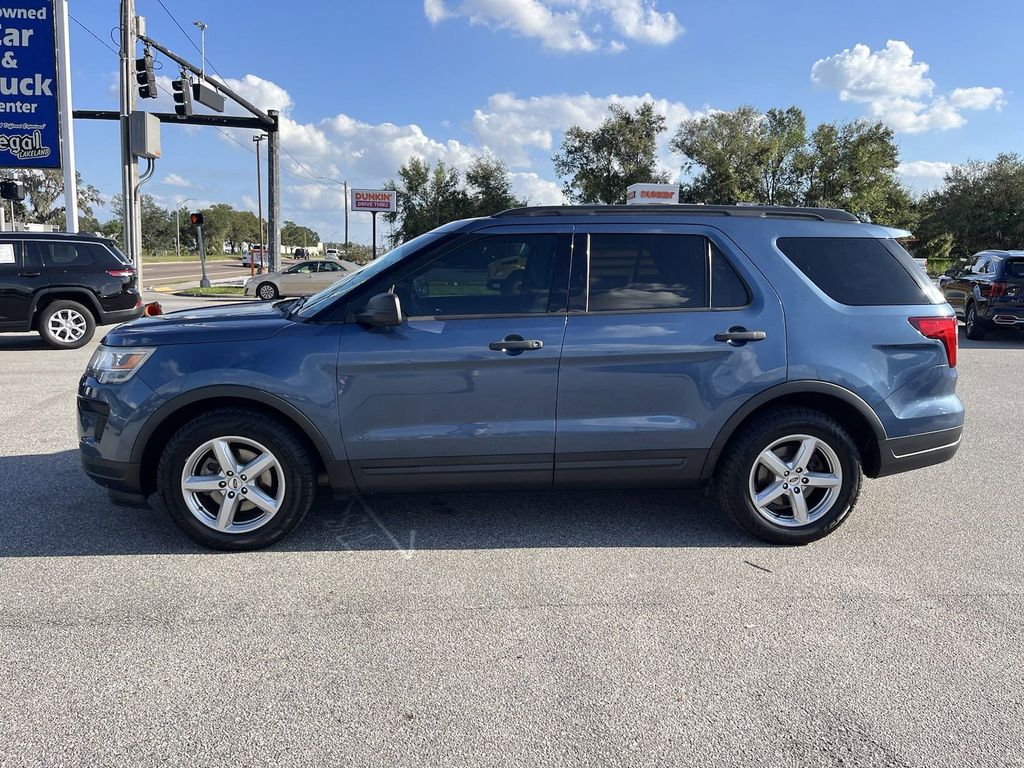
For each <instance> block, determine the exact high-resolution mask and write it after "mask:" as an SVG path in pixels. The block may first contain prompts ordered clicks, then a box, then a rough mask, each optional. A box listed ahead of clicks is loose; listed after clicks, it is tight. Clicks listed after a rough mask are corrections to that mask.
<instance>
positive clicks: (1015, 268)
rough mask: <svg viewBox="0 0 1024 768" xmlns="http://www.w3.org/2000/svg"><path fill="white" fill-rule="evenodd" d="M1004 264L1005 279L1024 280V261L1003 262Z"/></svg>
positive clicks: (1011, 260)
mask: <svg viewBox="0 0 1024 768" xmlns="http://www.w3.org/2000/svg"><path fill="white" fill-rule="evenodd" d="M1003 264H1004V266H1003V274H1004V276H1005V277H1011V278H1024V261H1022V260H1020V259H1010V260H1009V261H1005V262H1003Z"/></svg>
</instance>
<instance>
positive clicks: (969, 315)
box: [964, 303, 986, 341]
mask: <svg viewBox="0 0 1024 768" xmlns="http://www.w3.org/2000/svg"><path fill="white" fill-rule="evenodd" d="M985 332H986V328H985V326H984V325H982V324H981V321H980V320H978V308H977V307H976V306H975V305H974V304H973V303H972V304H968V305H967V312H965V313H964V333H965V334H966V336H967V338H968V339H970V340H971V341H981V340H982V339H984V338H985Z"/></svg>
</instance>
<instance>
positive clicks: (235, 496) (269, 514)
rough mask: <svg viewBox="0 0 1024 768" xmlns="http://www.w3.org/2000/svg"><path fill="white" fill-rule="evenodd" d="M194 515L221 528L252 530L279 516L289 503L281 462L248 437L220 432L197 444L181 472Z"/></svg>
mask: <svg viewBox="0 0 1024 768" xmlns="http://www.w3.org/2000/svg"><path fill="white" fill-rule="evenodd" d="M181 493H182V496H183V497H184V499H185V504H186V505H187V506H188V509H189V511H190V512H191V513H192V515H193V516H194V517H195V518H196V519H197V520H199V522H201V523H202V524H203V525H205V526H207V527H208V528H212V529H213V530H215V531H220V532H221V533H233V534H237V533H248V532H250V531H254V530H256V529H257V528H261V527H263V526H264V525H266V524H267V523H268V522H270V520H271V519H273V517H274V515H276V514H277V513H278V512H279V511H280V509H281V506H282V504H283V503H284V495H285V481H284V472H283V471H282V468H281V463H280V462H279V461H278V460H277V457H275V456H274V454H273V453H271V452H270V451H269V450H268V449H267V448H266V447H264V446H263V445H261V444H260V443H257V442H256V441H255V440H250V439H248V438H245V437H236V436H231V437H218V438H215V439H213V440H207V441H206V442H205V443H203V444H202V445H200V446H199V447H198V448H196V449H195V450H194V451H193V452H192V455H191V456H189V457H188V460H187V461H186V462H185V467H184V469H183V470H182V473H181Z"/></svg>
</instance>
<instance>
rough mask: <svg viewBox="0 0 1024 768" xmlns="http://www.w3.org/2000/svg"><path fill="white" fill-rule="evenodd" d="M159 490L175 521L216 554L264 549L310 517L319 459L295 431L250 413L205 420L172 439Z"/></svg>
mask: <svg viewBox="0 0 1024 768" xmlns="http://www.w3.org/2000/svg"><path fill="white" fill-rule="evenodd" d="M157 489H158V492H159V494H160V498H161V501H162V502H163V505H164V507H165V508H166V509H167V511H168V512H169V513H170V515H171V517H172V518H173V519H174V521H175V522H176V523H177V524H178V525H179V526H180V527H181V528H182V529H183V530H184V531H185V533H187V534H188V535H189V536H191V537H192V538H193V539H195V540H196V541H198V542H199V543H200V544H203V545H205V546H208V547H212V548H214V549H226V550H243V549H259V548H260V547H266V546H269V545H271V544H273V543H274V542H276V541H278V540H279V539H280V538H281V537H283V536H284V535H285V534H287V533H288V532H289V531H291V530H292V529H293V528H294V527H295V526H296V525H298V524H299V522H300V521H301V520H302V518H303V517H305V515H306V512H307V511H309V508H310V506H311V505H312V503H313V499H314V497H315V495H316V475H315V474H314V471H313V463H312V459H311V457H310V455H309V452H308V451H307V449H306V447H305V445H304V444H303V442H302V440H300V439H299V438H298V436H296V434H295V433H294V432H293V431H292V430H291V428H290V427H288V426H286V425H285V424H282V423H279V422H277V421H276V420H274V419H269V418H267V416H266V415H264V414H259V413H256V412H253V411H247V410H221V411H214V412H212V413H206V414H203V415H202V416H199V417H197V418H195V419H193V420H192V421H190V422H189V423H187V424H186V425H185V426H184V427H182V428H181V429H180V430H179V431H178V433H177V434H176V435H175V436H174V437H173V438H172V439H171V441H170V443H169V444H168V445H167V448H166V449H165V450H164V453H163V456H161V458H160V465H159V468H158V469H157Z"/></svg>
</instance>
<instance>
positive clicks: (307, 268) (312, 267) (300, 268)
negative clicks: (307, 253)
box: [285, 261, 316, 275]
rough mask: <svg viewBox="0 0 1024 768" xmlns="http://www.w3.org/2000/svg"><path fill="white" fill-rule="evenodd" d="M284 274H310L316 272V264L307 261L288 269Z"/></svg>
mask: <svg viewBox="0 0 1024 768" xmlns="http://www.w3.org/2000/svg"><path fill="white" fill-rule="evenodd" d="M285 272H287V273H288V274H289V275H308V274H309V273H310V272H316V264H314V263H313V262H311V261H307V262H305V263H304V264H296V265H295V266H294V267H288V269H286V270H285Z"/></svg>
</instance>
